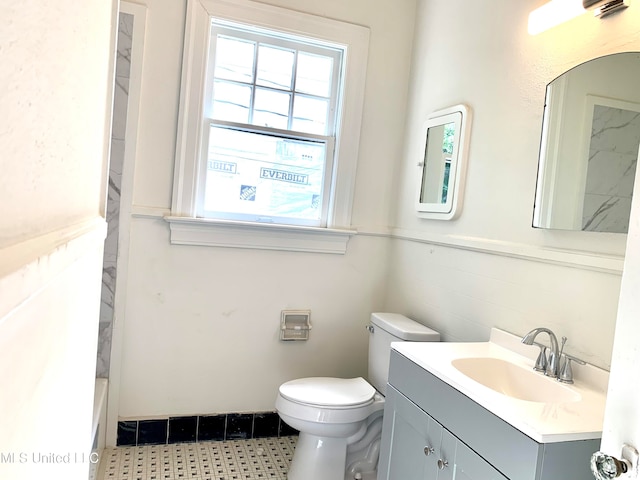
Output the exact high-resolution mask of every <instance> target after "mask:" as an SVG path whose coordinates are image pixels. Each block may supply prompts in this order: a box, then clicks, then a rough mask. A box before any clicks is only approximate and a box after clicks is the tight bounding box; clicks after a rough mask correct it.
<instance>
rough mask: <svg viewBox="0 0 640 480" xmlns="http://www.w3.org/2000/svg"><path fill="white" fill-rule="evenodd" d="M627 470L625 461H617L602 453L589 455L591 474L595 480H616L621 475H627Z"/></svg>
mask: <svg viewBox="0 0 640 480" xmlns="http://www.w3.org/2000/svg"><path fill="white" fill-rule="evenodd" d="M627 470H628V465H627V462H626V461H625V460H618V459H617V458H615V457H612V456H610V455H607V454H605V453H602V452H596V453H594V454H593V455H591V473H593V476H594V477H595V478H596V479H597V480H609V479H611V478H618V477H619V476H620V475H622V474H623V473H627Z"/></svg>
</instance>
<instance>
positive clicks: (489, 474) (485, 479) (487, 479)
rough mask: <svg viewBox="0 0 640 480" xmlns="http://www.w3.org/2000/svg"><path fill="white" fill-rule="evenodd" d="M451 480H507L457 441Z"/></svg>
mask: <svg viewBox="0 0 640 480" xmlns="http://www.w3.org/2000/svg"><path fill="white" fill-rule="evenodd" d="M453 480H508V479H507V477H505V476H504V475H502V474H501V473H500V472H499V471H498V470H496V469H495V468H493V467H492V466H491V465H490V464H489V463H487V462H486V461H485V460H484V459H483V458H482V457H481V456H480V455H478V454H477V453H476V452H474V451H473V450H471V449H470V448H469V447H467V446H466V445H465V444H464V443H462V442H460V441H458V444H457V448H456V462H455V466H454V472H453Z"/></svg>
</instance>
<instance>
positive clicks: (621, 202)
mask: <svg viewBox="0 0 640 480" xmlns="http://www.w3.org/2000/svg"><path fill="white" fill-rule="evenodd" d="M639 84H640V53H639V52H627V53H616V54H613V55H607V56H604V57H599V58H596V59H594V60H590V61H588V62H586V63H583V64H581V65H578V66H577V67H575V68H573V69H571V70H569V71H568V72H565V73H564V74H562V75H560V76H559V77H558V78H556V79H555V80H553V81H552V82H551V83H550V84H549V85H548V86H547V92H546V100H545V107H544V116H543V123H542V141H541V145H540V158H539V165H538V183H537V187H536V197H535V203H534V212H533V226H534V227H537V228H548V229H560V230H575V231H588V232H607V233H627V230H628V228H629V215H630V212H631V197H632V193H633V186H634V178H635V171H636V165H637V161H638V148H639V145H640V89H638V85H639Z"/></svg>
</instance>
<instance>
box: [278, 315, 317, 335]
mask: <svg viewBox="0 0 640 480" xmlns="http://www.w3.org/2000/svg"><path fill="white" fill-rule="evenodd" d="M310 330H311V310H282V312H280V340H283V341H290V340H309V331H310Z"/></svg>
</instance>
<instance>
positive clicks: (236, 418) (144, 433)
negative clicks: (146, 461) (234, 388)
mask: <svg viewBox="0 0 640 480" xmlns="http://www.w3.org/2000/svg"><path fill="white" fill-rule="evenodd" d="M297 434H298V431H297V430H295V429H293V428H291V427H290V426H289V425H287V424H286V423H284V422H283V421H282V420H281V419H280V417H279V416H278V414H277V413H276V412H256V413H227V414H220V415H192V416H182V417H170V418H165V419H158V420H126V421H121V422H118V438H117V442H116V445H117V446H119V447H124V446H136V445H164V444H169V443H188V442H205V441H216V440H242V439H249V438H266V437H280V436H288V435H297Z"/></svg>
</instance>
